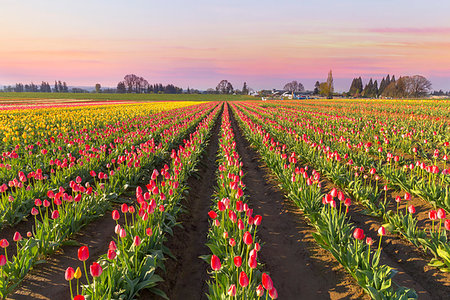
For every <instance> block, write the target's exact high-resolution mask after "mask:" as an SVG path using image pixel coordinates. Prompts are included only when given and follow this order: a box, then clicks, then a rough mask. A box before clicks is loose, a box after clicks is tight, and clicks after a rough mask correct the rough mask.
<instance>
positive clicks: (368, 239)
mask: <svg viewBox="0 0 450 300" xmlns="http://www.w3.org/2000/svg"><path fill="white" fill-rule="evenodd" d="M373 243H374V241H373V239H372V238H371V237H369V236H368V237H366V244H367V245H369V246H371V245H372V244H373Z"/></svg>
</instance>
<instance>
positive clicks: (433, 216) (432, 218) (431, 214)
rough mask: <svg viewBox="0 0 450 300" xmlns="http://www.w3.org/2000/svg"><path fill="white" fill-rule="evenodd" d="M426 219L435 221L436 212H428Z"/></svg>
mask: <svg viewBox="0 0 450 300" xmlns="http://www.w3.org/2000/svg"><path fill="white" fill-rule="evenodd" d="M428 217H429V218H430V220H432V221H434V220H436V219H437V212H436V211H435V210H430V211H429V212H428Z"/></svg>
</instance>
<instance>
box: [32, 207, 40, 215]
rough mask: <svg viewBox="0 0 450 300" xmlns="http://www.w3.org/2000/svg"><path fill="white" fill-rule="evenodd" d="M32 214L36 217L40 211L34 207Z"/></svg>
mask: <svg viewBox="0 0 450 300" xmlns="http://www.w3.org/2000/svg"><path fill="white" fill-rule="evenodd" d="M31 214H32V215H33V216H36V215H37V214H39V211H38V210H37V209H36V208H35V207H33V208H32V209H31Z"/></svg>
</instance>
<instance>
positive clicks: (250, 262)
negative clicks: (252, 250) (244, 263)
mask: <svg viewBox="0 0 450 300" xmlns="http://www.w3.org/2000/svg"><path fill="white" fill-rule="evenodd" d="M248 266H249V267H250V268H251V269H256V267H257V266H258V262H257V260H256V255H251V254H250V257H249V259H248Z"/></svg>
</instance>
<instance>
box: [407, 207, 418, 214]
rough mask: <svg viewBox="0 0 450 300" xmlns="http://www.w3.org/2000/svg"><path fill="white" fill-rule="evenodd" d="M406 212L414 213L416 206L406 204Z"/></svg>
mask: <svg viewBox="0 0 450 300" xmlns="http://www.w3.org/2000/svg"><path fill="white" fill-rule="evenodd" d="M408 212H409V213H410V214H414V213H416V208H415V207H414V205H410V206H408Z"/></svg>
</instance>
